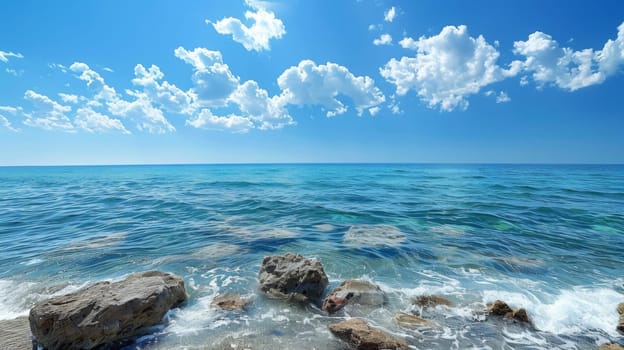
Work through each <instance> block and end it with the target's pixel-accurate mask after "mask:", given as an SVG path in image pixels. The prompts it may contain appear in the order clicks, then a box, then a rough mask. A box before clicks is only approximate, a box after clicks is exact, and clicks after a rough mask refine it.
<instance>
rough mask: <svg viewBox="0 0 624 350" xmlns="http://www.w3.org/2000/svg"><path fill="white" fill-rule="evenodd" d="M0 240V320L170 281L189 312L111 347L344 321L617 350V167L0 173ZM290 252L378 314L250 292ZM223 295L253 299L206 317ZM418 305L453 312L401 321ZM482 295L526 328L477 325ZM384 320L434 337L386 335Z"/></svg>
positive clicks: (418, 342)
mask: <svg viewBox="0 0 624 350" xmlns="http://www.w3.org/2000/svg"><path fill="white" fill-rule="evenodd" d="M0 247H1V248H0V319H12V318H15V317H18V316H21V315H26V314H27V313H28V310H29V308H30V306H31V305H32V304H33V303H34V302H35V301H37V300H41V299H44V298H46V297H48V296H50V295H54V294H62V293H66V292H69V291H73V290H76V289H77V288H80V287H81V286H84V285H85V284H87V283H90V282H94V281H98V280H102V279H119V278H122V277H123V276H124V275H126V274H128V273H131V272H136V271H142V270H147V269H159V270H165V271H171V272H174V273H177V274H179V275H181V276H183V277H184V279H185V282H186V285H187V289H188V291H189V294H190V296H191V299H190V301H189V302H188V303H187V304H186V305H184V306H183V307H182V308H179V309H176V310H173V311H172V312H170V313H169V315H168V317H167V320H166V322H165V324H164V325H162V326H160V327H159V328H158V329H156V330H155V333H154V335H151V336H148V337H144V338H141V339H139V340H138V342H137V344H136V345H132V346H129V347H128V349H175V348H180V349H182V348H184V349H213V348H214V349H220V348H223V349H231V348H246V347H247V346H248V347H251V348H272V349H313V348H316V349H339V348H341V344H340V342H338V341H337V340H336V339H335V338H333V337H332V336H331V335H330V333H329V331H328V330H327V325H328V324H329V323H332V322H335V321H337V320H339V319H341V318H343V317H351V316H358V317H365V318H367V319H369V320H370V321H371V322H372V323H373V324H374V325H376V326H378V327H381V328H383V329H385V330H386V331H388V332H391V333H393V334H396V335H399V336H401V337H404V338H405V339H406V340H407V341H408V342H409V343H410V345H412V346H413V347H414V348H415V349H595V348H597V344H600V343H602V342H605V341H608V340H611V341H622V338H620V336H619V335H618V333H617V332H616V331H615V325H616V323H617V313H616V311H615V308H616V305H617V304H618V303H619V302H624V264H622V261H623V259H622V255H621V249H622V247H624V167H623V166H534V165H223V166H221V165H206V166H203V165H202V166H113V167H25V168H21V167H15V168H0ZM291 251H292V252H297V253H300V254H303V255H306V256H309V257H315V258H318V259H319V260H320V261H321V262H322V263H323V265H324V266H325V270H326V272H327V273H328V275H329V277H330V287H334V286H336V285H337V284H339V283H340V281H341V280H343V279H347V278H364V279H367V280H370V281H373V282H375V283H377V284H379V285H380V286H381V287H382V289H383V290H384V291H385V292H386V294H387V297H388V301H387V303H386V304H385V305H384V307H382V308H376V309H375V308H373V309H367V308H354V307H347V308H346V309H345V310H344V312H342V313H339V314H338V315H337V316H331V317H329V316H327V315H325V314H323V312H321V311H320V310H318V308H316V307H314V306H307V307H302V306H299V305H291V304H287V303H283V302H279V301H274V300H269V299H266V298H264V297H263V296H262V295H260V294H258V292H257V289H256V283H257V280H256V275H257V272H258V269H259V266H260V262H261V260H262V257H263V256H265V255H269V254H278V253H285V252H291ZM328 289H329V288H328ZM230 291H232V292H239V293H242V294H244V295H247V296H249V297H250V298H253V299H254V302H253V304H252V306H251V307H250V308H249V310H248V311H247V312H245V313H242V314H236V313H233V314H232V313H229V314H228V313H222V312H218V311H215V310H212V309H210V307H209V305H210V302H211V301H212V298H213V297H214V296H215V295H217V294H219V293H224V292H230ZM422 294H439V295H443V296H446V297H447V298H449V299H450V300H451V301H453V302H454V303H455V307H452V308H447V307H437V308H434V309H425V310H419V309H417V308H416V307H415V306H413V305H411V299H413V298H414V297H416V296H418V295H422ZM495 299H503V300H505V301H507V302H508V303H509V304H510V305H511V306H512V307H525V308H526V309H527V311H528V313H529V316H530V317H532V319H533V322H534V325H535V329H532V328H527V327H522V326H519V325H517V324H513V323H510V322H505V321H500V320H491V319H490V320H487V321H486V320H485V318H484V315H483V314H482V313H481V310H482V309H483V308H484V306H485V304H486V303H488V302H491V301H494V300H495ZM396 311H407V312H412V311H413V312H421V311H422V316H423V317H425V318H427V319H429V320H431V321H432V322H433V323H434V324H435V326H434V327H432V328H429V329H422V330H407V329H403V328H400V327H399V326H398V325H396V324H395V323H394V321H393V318H392V315H393V314H394V312H396Z"/></svg>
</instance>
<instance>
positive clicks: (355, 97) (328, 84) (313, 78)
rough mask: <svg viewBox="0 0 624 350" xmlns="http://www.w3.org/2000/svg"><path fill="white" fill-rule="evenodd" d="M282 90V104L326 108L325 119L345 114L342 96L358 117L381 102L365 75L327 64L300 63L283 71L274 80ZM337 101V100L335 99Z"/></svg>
mask: <svg viewBox="0 0 624 350" xmlns="http://www.w3.org/2000/svg"><path fill="white" fill-rule="evenodd" d="M277 84H278V85H279V87H280V88H281V89H282V94H281V96H280V98H281V99H282V101H283V103H287V104H292V105H298V106H302V105H319V106H322V107H324V108H326V109H327V116H328V117H331V116H335V115H338V114H342V113H345V112H346V111H347V107H346V106H345V104H344V101H341V100H343V99H344V97H347V98H348V99H350V100H351V101H352V103H353V104H354V106H355V109H356V111H357V113H358V115H362V112H363V111H364V110H365V109H368V108H371V107H375V106H377V105H379V104H381V103H383V102H384V101H385V97H384V95H383V93H382V92H381V90H379V89H378V88H377V87H376V86H375V82H374V81H373V79H371V78H370V77H368V76H355V75H353V73H351V72H350V71H349V70H348V69H347V68H346V67H344V66H340V65H338V64H336V63H332V62H328V63H326V64H321V65H317V64H316V63H314V62H313V61H310V60H303V61H301V62H299V65H297V66H293V67H290V68H288V69H286V70H285V71H284V72H283V73H282V74H281V75H280V76H279V78H277ZM339 98H340V99H341V100H339Z"/></svg>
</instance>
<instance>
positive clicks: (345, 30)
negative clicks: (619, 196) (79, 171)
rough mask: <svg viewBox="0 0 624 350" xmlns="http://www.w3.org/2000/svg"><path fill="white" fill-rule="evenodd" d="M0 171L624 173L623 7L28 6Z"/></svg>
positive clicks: (6, 18)
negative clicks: (399, 165)
mask: <svg viewBox="0 0 624 350" xmlns="http://www.w3.org/2000/svg"><path fill="white" fill-rule="evenodd" d="M0 32H2V33H3V34H2V36H0V92H1V93H0V147H1V149H2V152H0V165H18V164H24V165H31V164H32V165H36V164H128V163H228V162H236V163H238V162H252V163H253V162H520V163H623V162H624V107H623V106H624V105H623V102H622V97H624V94H623V93H622V91H624V3H622V2H621V1H618V0H611V1H598V2H593V3H591V4H588V3H587V2H586V1H568V2H566V3H565V6H563V5H562V4H561V3H559V2H554V1H550V2H544V1H522V2H520V1H517V2H513V3H512V2H507V1H505V2H502V1H501V2H495V1H448V2H439V1H381V0H377V1H375V0H371V1H368V0H362V1H355V0H353V1H347V0H345V1H326V0H315V1H300V0H292V1H283V2H273V1H251V0H249V1H234V0H233V1H175V2H172V1H164V0H149V1H147V0H136V1H125V0H124V1H121V0H109V1H45V2H42V1H31V0H19V1H17V0H15V1H13V0H9V1H5V2H3V11H2V12H1V13H0Z"/></svg>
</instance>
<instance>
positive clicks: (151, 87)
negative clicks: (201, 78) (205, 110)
mask: <svg viewBox="0 0 624 350" xmlns="http://www.w3.org/2000/svg"><path fill="white" fill-rule="evenodd" d="M164 76H165V75H164V74H163V73H162V72H161V70H160V68H159V67H158V66H156V65H152V66H151V67H150V68H148V69H146V68H145V67H143V65H141V64H137V65H136V66H135V67H134V79H132V83H133V84H134V85H138V86H141V87H143V92H144V93H146V94H147V96H148V97H149V99H150V100H151V101H152V103H155V104H157V105H159V106H161V107H162V108H163V109H164V110H166V111H169V112H173V113H178V114H193V112H194V111H195V106H194V104H193V101H194V100H195V99H196V97H195V95H194V94H193V93H192V92H191V91H188V92H187V91H183V90H181V89H179V88H178V87H177V86H175V85H173V84H170V83H169V82H167V81H164V82H160V81H161V80H162V78H163V77H164Z"/></svg>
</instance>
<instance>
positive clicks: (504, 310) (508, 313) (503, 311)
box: [487, 300, 513, 317]
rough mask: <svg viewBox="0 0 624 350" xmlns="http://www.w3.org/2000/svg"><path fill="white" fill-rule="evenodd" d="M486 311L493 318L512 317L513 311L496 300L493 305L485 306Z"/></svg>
mask: <svg viewBox="0 0 624 350" xmlns="http://www.w3.org/2000/svg"><path fill="white" fill-rule="evenodd" d="M487 311H488V312H489V313H490V314H492V315H495V316H503V317H512V316H513V310H512V309H511V308H510V307H509V305H507V303H505V302H504V301H501V300H496V301H495V302H494V303H492V304H490V305H488V306H487Z"/></svg>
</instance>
